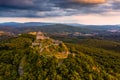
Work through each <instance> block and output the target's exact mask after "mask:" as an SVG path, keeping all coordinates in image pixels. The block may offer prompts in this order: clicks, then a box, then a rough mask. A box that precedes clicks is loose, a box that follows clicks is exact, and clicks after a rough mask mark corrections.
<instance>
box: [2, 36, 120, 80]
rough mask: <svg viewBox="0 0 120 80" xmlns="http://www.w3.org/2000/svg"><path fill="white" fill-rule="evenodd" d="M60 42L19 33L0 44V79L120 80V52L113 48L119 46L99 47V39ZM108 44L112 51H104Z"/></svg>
mask: <svg viewBox="0 0 120 80" xmlns="http://www.w3.org/2000/svg"><path fill="white" fill-rule="evenodd" d="M62 40H63V42H61V40H55V39H52V38H49V37H46V36H42V38H41V37H39V38H37V39H36V38H35V36H34V35H30V34H22V35H20V36H18V37H15V38H10V39H7V40H3V41H1V42H0V70H1V71H0V80H4V79H7V80H15V79H18V80H19V79H20V80H21V79H22V80H28V79H32V80H36V79H38V80H46V79H48V80H50V79H53V80H74V79H75V80H80V79H81V80H96V79H97V80H119V79H120V62H119V61H120V52H119V51H116V46H115V47H114V46H113V45H119V43H117V42H112V41H102V42H103V43H104V44H99V42H100V41H101V40H94V39H93V40H92V39H91V40H86V39H85V40H84V39H83V40H80V42H78V41H79V40H77V42H76V39H71V40H70V39H69V40H68V39H62ZM70 41H71V42H70ZM93 42H96V44H93ZM108 43H109V44H108ZM99 45H101V47H99ZM109 45H111V47H112V48H113V47H114V48H113V49H112V50H111V49H106V48H104V47H108V46H109ZM118 48H119V47H118ZM66 52H69V54H66ZM66 55H67V56H66Z"/></svg>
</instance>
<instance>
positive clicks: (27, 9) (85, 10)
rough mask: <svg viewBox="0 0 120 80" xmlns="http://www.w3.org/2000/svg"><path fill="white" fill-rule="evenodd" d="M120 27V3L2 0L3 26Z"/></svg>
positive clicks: (110, 0) (119, 0)
mask: <svg viewBox="0 0 120 80" xmlns="http://www.w3.org/2000/svg"><path fill="white" fill-rule="evenodd" d="M3 22H21V23H24V22H52V23H79V24H88V25H89V24H90V25H114V24H120V0H0V23H3Z"/></svg>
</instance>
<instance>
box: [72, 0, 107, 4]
mask: <svg viewBox="0 0 120 80" xmlns="http://www.w3.org/2000/svg"><path fill="white" fill-rule="evenodd" d="M72 1H73V2H77V3H84V4H100V3H105V2H106V0H72Z"/></svg>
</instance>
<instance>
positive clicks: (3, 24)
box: [0, 22, 54, 27]
mask: <svg viewBox="0 0 120 80" xmlns="http://www.w3.org/2000/svg"><path fill="white" fill-rule="evenodd" d="M53 24H54V23H44V22H28V23H16V22H7V23H0V26H12V27H26V26H45V25H53Z"/></svg>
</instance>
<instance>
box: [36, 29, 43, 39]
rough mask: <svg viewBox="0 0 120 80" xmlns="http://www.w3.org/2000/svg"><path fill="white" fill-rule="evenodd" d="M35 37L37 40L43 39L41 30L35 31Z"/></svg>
mask: <svg viewBox="0 0 120 80" xmlns="http://www.w3.org/2000/svg"><path fill="white" fill-rule="evenodd" d="M36 39H37V40H40V39H45V36H44V34H43V33H42V32H40V31H39V32H37V34H36Z"/></svg>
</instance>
